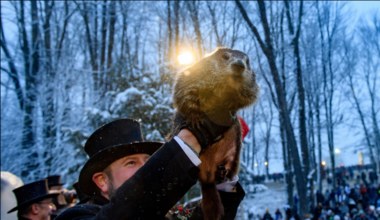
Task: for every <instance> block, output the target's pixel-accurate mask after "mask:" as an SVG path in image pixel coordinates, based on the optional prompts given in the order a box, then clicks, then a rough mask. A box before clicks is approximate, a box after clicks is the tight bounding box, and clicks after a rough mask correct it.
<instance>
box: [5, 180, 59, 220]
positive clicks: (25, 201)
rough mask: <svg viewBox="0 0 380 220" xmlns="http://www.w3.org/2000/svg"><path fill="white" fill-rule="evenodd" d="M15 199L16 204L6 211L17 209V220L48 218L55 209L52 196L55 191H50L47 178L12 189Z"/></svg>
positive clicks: (45, 219)
mask: <svg viewBox="0 0 380 220" xmlns="http://www.w3.org/2000/svg"><path fill="white" fill-rule="evenodd" d="M13 193H14V194H15V196H16V199H17V206H16V207H14V208H13V209H11V210H9V211H8V213H10V212H14V211H16V210H18V213H17V216H18V219H19V220H25V219H28V220H50V219H51V214H52V213H53V212H54V211H55V205H54V203H53V198H55V197H56V196H57V195H58V194H57V193H50V192H49V189H48V184H47V180H46V179H44V180H40V181H36V182H32V183H29V184H25V185H23V186H21V187H18V188H16V189H14V190H13Z"/></svg>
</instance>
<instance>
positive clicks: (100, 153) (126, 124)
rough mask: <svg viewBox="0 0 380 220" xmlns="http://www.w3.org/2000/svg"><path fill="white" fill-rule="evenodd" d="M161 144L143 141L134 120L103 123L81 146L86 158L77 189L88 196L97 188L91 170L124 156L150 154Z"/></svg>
mask: <svg viewBox="0 0 380 220" xmlns="http://www.w3.org/2000/svg"><path fill="white" fill-rule="evenodd" d="M161 146H162V143H161V142H148V141H144V140H143V137H142V134H141V129H140V123H139V122H138V121H136V120H133V119H119V120H115V121H113V122H110V123H108V124H105V125H103V126H102V127H100V128H99V129H97V130H96V131H95V132H94V133H92V134H91V136H90V137H89V138H88V140H87V142H86V144H85V146H84V150H85V151H86V153H87V154H88V155H89V157H90V158H89V160H88V161H87V162H86V164H85V165H84V166H83V168H82V170H81V172H80V174H79V180H78V183H79V188H80V189H81V191H82V192H84V193H86V194H88V195H92V194H96V193H97V192H98V191H99V189H98V188H97V186H96V185H95V183H94V182H93V181H92V175H93V174H94V173H96V172H101V171H103V170H104V169H105V168H106V167H107V166H108V165H110V164H111V163H112V162H114V161H115V160H118V159H120V158H122V157H125V156H128V155H132V154H138V153H145V154H149V155H151V154H153V153H154V152H155V151H156V150H157V149H158V148H160V147H161Z"/></svg>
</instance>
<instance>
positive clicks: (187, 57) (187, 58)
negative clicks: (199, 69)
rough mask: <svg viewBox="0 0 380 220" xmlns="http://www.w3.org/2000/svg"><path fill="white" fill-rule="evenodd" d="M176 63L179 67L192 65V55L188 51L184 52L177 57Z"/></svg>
mask: <svg viewBox="0 0 380 220" xmlns="http://www.w3.org/2000/svg"><path fill="white" fill-rule="evenodd" d="M178 63H179V64H180V65H189V64H192V63H194V55H193V54H192V53H191V52H189V51H184V52H182V53H180V54H179V55H178Z"/></svg>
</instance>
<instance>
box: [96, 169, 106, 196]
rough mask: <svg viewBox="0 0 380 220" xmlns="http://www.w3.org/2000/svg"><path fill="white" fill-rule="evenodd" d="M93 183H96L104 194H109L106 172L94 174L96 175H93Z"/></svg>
mask: <svg viewBox="0 0 380 220" xmlns="http://www.w3.org/2000/svg"><path fill="white" fill-rule="evenodd" d="M92 181H94V183H95V184H96V186H97V187H98V188H99V189H100V191H101V192H102V194H108V178H107V175H106V174H105V173H104V172H97V173H94V175H92Z"/></svg>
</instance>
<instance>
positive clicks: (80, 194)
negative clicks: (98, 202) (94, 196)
mask: <svg viewBox="0 0 380 220" xmlns="http://www.w3.org/2000/svg"><path fill="white" fill-rule="evenodd" d="M73 188H74V190H75V193H76V196H77V198H78V204H84V203H87V202H88V201H89V200H90V197H89V196H88V195H86V194H85V193H83V191H82V190H81V189H80V188H79V183H78V182H75V183H74V184H73Z"/></svg>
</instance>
